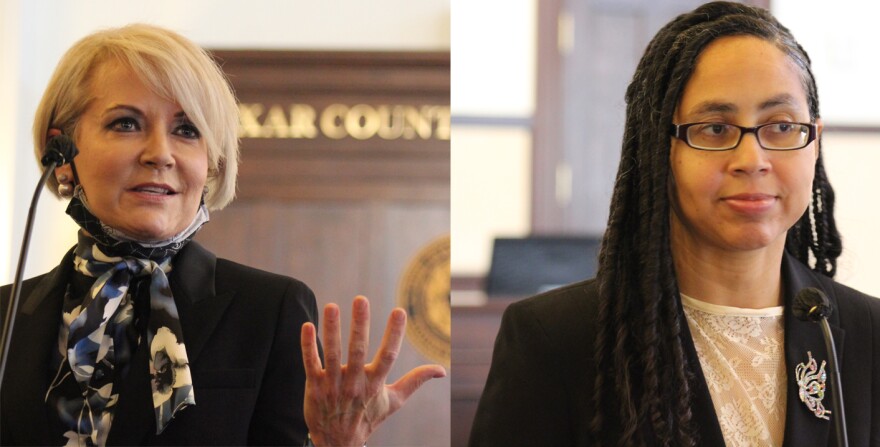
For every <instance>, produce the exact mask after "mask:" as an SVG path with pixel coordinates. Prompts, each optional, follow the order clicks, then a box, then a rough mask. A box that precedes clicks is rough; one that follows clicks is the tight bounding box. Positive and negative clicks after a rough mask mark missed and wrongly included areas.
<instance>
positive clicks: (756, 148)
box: [729, 133, 772, 175]
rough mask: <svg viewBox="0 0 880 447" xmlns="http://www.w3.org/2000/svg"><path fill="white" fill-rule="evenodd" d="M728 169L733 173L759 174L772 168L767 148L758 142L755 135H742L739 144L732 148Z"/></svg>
mask: <svg viewBox="0 0 880 447" xmlns="http://www.w3.org/2000/svg"><path fill="white" fill-rule="evenodd" d="M731 152H732V157H733V159H732V160H731V162H730V166H729V170H730V171H731V172H733V173H735V174H737V173H739V174H749V175H752V174H761V173H767V172H769V171H770V169H771V168H772V164H771V163H770V158H769V157H768V154H767V150H766V149H764V148H762V147H761V145H760V144H759V143H758V138H757V135H755V134H754V133H748V134H746V135H743V138H742V140H740V142H739V145H738V146H737V147H735V148H733V150H732V151H731Z"/></svg>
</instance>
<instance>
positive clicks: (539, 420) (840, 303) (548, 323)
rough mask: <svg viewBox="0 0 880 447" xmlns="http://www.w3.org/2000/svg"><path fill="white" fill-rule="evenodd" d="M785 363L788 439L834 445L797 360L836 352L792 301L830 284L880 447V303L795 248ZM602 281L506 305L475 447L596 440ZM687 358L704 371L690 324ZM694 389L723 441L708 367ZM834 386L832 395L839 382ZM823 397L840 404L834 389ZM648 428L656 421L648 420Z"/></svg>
mask: <svg viewBox="0 0 880 447" xmlns="http://www.w3.org/2000/svg"><path fill="white" fill-rule="evenodd" d="M783 283H784V294H785V303H786V312H785V316H784V324H785V363H786V366H785V368H786V374H787V376H788V390H787V411H786V420H785V442H784V445H786V446H807V445H809V446H819V445H835V444H836V440H835V435H834V434H833V431H834V428H833V425H834V424H833V421H826V420H822V419H818V418H817V417H816V416H814V415H813V414H812V413H810V412H809V410H808V409H807V407H806V405H804V404H803V403H802V402H801V401H800V399H799V397H798V386H797V383H796V379H795V378H794V370H795V365H797V364H798V363H801V362H805V361H806V360H807V351H811V352H812V354H813V357H814V358H816V359H817V360H818V361H820V362H821V360H822V359H825V358H827V356H826V354H825V344H824V341H823V338H822V333H821V328H820V327H819V325H817V324H815V323H808V322H803V321H800V320H798V319H797V318H795V317H794V316H793V315H792V314H791V312H789V311H788V309H790V304H791V302H792V299H793V297H794V295H795V294H796V293H797V292H798V291H799V290H801V289H802V288H804V287H817V288H819V289H821V290H824V291H825V293H826V294H827V295H828V298H829V299H830V300H831V302H832V304H833V306H834V313H833V314H832V316H831V318H830V319H829V323H830V326H831V329H832V333H833V335H834V339H835V344H836V348H837V355H838V357H839V360H840V362H839V365H840V369H841V371H842V376H841V380H842V386H843V397H844V405H845V409H846V417H847V434H848V436H849V442H850V445H851V446H880V300H878V299H875V298H872V297H869V296H867V295H864V294H862V293H860V292H858V291H855V290H853V289H850V288H848V287H845V286H843V285H840V284H837V283H835V282H833V281H831V280H830V279H828V278H826V277H824V276H821V275H819V274H816V273H814V272H812V271H810V270H809V269H808V268H806V267H805V266H804V265H803V264H801V263H800V262H799V261H797V260H795V259H794V258H792V257H790V256H788V255H786V256H785V258H784V260H783ZM596 309H597V286H596V283H595V281H594V280H589V281H584V282H580V283H577V284H572V285H569V286H566V287H563V288H561V289H557V290H553V291H550V292H547V293H545V294H542V295H538V296H536V297H532V298H529V299H526V300H523V301H520V302H518V303H515V304H512V305H511V306H509V308H508V309H507V310H506V311H505V312H504V317H503V319H502V323H501V329H500V331H499V332H498V338H497V340H496V341H495V351H494V353H493V356H492V366H491V369H490V372H489V378H488V380H487V382H486V388H485V389H484V391H483V395H482V397H481V399H480V404H479V407H478V410H477V416H476V419H475V420H474V424H473V429H472V431H471V437H470V445H471V447H479V446H500V445H503V446H536V445H547V446H551V445H552V446H588V445H593V444H595V443H596V442H595V440H594V439H592V438H591V436H590V433H589V421H590V420H591V419H592V416H593V414H592V409H591V408H590V406H591V400H592V396H593V380H594V376H595V369H596V368H595V364H594V363H593V340H594V338H595V335H596V321H595V317H596V313H597V311H596ZM683 328H684V331H685V333H684V334H683V335H682V339H683V342H684V346H685V350H686V355H687V356H688V361H689V362H690V364H692V365H696V367H697V368H699V364H700V363H699V360H698V358H697V354H696V351H695V349H694V344H693V340H692V338H691V335H690V332H689V331H688V326H687V325H686V324H685V325H683ZM697 376H698V379H697V382H698V385H697V386H696V389H694V402H693V415H694V425H695V427H697V430H698V432H699V439H700V445H704V446H723V445H724V438H723V436H722V434H721V427H720V426H719V423H718V419H717V417H716V415H715V409H714V407H713V406H712V399H711V396H710V394H709V389H708V387H707V385H706V382H705V379H704V378H703V375H702V371H700V370H698V371H697ZM827 386H828V391H827V392H828V393H830V392H833V391H832V390H831V389H832V387H833V386H832V385H831V381H830V380H829V381H828V382H827ZM826 396H827V397H826V398H825V399H824V401H823V402H824V403H825V405H826V407H827V408H828V409H829V410H830V409H831V396H830V395H828V394H826ZM642 429H643V430H648V431H649V432H650V429H649V428H646V427H643V428H642Z"/></svg>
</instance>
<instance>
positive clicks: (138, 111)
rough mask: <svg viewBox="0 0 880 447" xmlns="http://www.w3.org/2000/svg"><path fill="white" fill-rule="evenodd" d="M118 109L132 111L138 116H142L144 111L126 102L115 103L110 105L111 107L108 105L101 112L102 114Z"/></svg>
mask: <svg viewBox="0 0 880 447" xmlns="http://www.w3.org/2000/svg"><path fill="white" fill-rule="evenodd" d="M118 110H127V111H129V112H131V113H134V114H137V115H139V116H143V115H144V112H143V111H142V110H141V109H139V108H137V107H135V106H132V105H128V104H116V105H114V106H112V107H109V108H107V109H106V110H104V113H103V114H104V115H107V114H108V113H111V112H116V111H118Z"/></svg>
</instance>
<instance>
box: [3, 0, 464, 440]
mask: <svg viewBox="0 0 880 447" xmlns="http://www.w3.org/2000/svg"><path fill="white" fill-rule="evenodd" d="M131 22H146V23H151V24H155V25H159V26H164V27H167V28H170V29H172V30H175V31H177V32H179V33H181V34H183V35H185V36H187V37H189V38H190V39H192V40H194V41H195V42H196V43H197V44H199V45H201V46H203V47H205V48H207V49H209V50H211V51H212V52H213V53H214V54H215V55H216V57H217V58H218V59H219V60H220V61H221V62H222V64H223V67H224V71H226V72H227V75H229V76H230V79H231V82H232V84H233V86H234V88H235V91H236V94H237V96H238V97H239V99H240V101H241V103H242V110H243V111H244V112H246V114H245V116H246V117H247V120H246V121H245V122H243V126H242V163H241V171H240V176H239V191H238V197H237V200H236V201H235V202H233V204H232V205H230V206H229V207H227V208H226V209H224V210H223V211H220V212H215V213H212V215H211V222H210V223H209V224H207V225H206V226H205V227H204V228H203V230H202V231H201V232H200V233H199V234H198V236H197V238H196V240H198V241H200V242H201V243H202V244H203V245H206V246H207V247H208V248H209V249H210V250H212V251H213V252H214V253H216V254H217V255H218V256H221V257H225V258H229V259H232V260H234V261H237V262H241V263H244V264H248V265H251V266H254V267H257V268H261V269H265V270H269V271H272V272H276V273H281V274H285V275H289V276H293V277H295V278H298V279H300V280H302V281H304V282H305V283H306V284H308V285H309V286H310V287H311V288H312V289H313V290H314V291H315V294H316V295H317V297H318V304H319V306H321V307H323V304H325V303H327V302H330V301H334V302H337V303H339V304H340V307H341V308H342V311H343V312H342V313H343V317H344V319H345V321H346V322H347V320H348V318H349V315H350V306H349V303H350V300H351V298H352V297H354V296H355V295H356V294H364V295H366V296H367V297H369V298H370V299H371V304H372V313H373V316H374V320H373V326H374V330H373V331H372V332H371V348H372V350H373V351H375V349H376V347H378V345H379V340H380V339H381V336H382V330H381V328H382V327H383V326H384V323H385V321H386V318H387V315H388V313H389V312H390V310H391V308H392V307H394V306H397V305H402V306H405V307H406V308H407V309H408V311H409V313H410V325H409V332H408V336H407V342H405V343H404V347H403V351H402V353H401V356H400V357H399V360H398V363H397V364H396V365H395V368H394V369H393V370H392V372H391V379H395V380H396V378H397V377H399V376H400V375H402V374H403V373H405V372H406V371H408V370H409V369H410V368H412V367H414V366H416V365H419V364H423V363H441V364H445V365H446V366H447V367H448V365H449V325H450V323H449V310H448V296H449V289H448V281H445V280H444V281H441V282H438V281H425V280H424V278H436V277H437V275H441V276H442V277H443V278H447V277H448V271H449V242H448V235H449V220H450V218H449V57H450V56H449V22H450V5H449V3H448V1H447V0H427V1H417V2H411V1H406V0H376V1H370V2H362V1H359V0H330V1H322V2H315V1H286V0H285V1H281V0H253V1H246V2H245V1H238V0H228V1H227V0H223V1H218V0H194V1H186V2H179V1H171V0H159V1H152V2H141V3H132V2H118V1H109V0H87V1H73V0H69V1H68V0H64V1H56V0H27V1H26V0H0V99H2V100H0V191H2V193H0V194H2V196H0V283H3V284H7V283H9V282H10V281H11V279H12V276H13V274H14V269H15V265H16V262H17V259H18V253H19V247H20V243H21V237H22V232H23V227H24V221H25V216H26V214H27V207H28V203H29V201H30V199H31V195H32V193H33V190H34V186H35V185H36V183H37V180H38V178H39V172H38V170H37V168H36V163H35V161H34V157H33V150H32V147H33V145H32V137H31V131H30V129H31V124H32V120H33V116H34V111H35V109H36V107H37V105H38V102H39V99H40V97H41V95H42V92H43V89H44V88H45V86H46V84H47V82H48V80H49V77H50V76H51V74H52V71H53V70H54V67H55V65H56V64H57V62H58V60H59V58H60V57H61V55H62V54H63V52H64V51H66V50H67V48H69V47H70V45H72V44H73V43H74V42H75V41H76V40H78V39H79V38H81V37H83V36H85V35H87V34H89V33H91V32H93V31H96V30H98V29H101V28H106V27H112V26H121V25H124V24H127V23H131ZM65 206H66V204H65V203H62V202H61V201H59V200H57V199H55V197H54V196H52V195H50V194H49V193H48V192H44V193H43V197H42V200H41V202H40V206H39V210H38V214H37V219H36V227H35V233H34V234H35V236H34V238H33V241H32V244H31V249H30V255H29V261H28V266H27V270H26V272H25V277H26V278H27V277H32V276H35V275H38V274H41V273H44V272H47V271H49V270H50V269H52V268H53V267H54V266H56V265H57V263H58V261H59V260H60V259H61V256H62V255H63V254H64V253H65V252H66V251H67V250H68V249H69V248H70V247H71V246H73V245H74V244H75V241H76V239H75V235H76V230H77V227H76V225H75V224H74V223H73V221H72V220H71V219H70V218H69V217H68V216H67V215H66V214H65V213H64V208H65ZM438 272H439V273H438ZM421 284H431V287H430V288H423V287H417V286H418V285H421ZM438 297H440V298H439V299H438ZM438 304H439V305H440V306H439V307H438ZM444 311H445V313H444ZM299 330H300V328H290V335H291V337H297V336H298V334H299ZM343 330H344V331H345V333H346V334H347V330H348V329H347V323H346V326H345V327H343ZM444 337H445V338H444ZM345 338H347V336H346V337H345ZM449 388H450V380H449V379H444V380H434V381H431V382H429V383H427V384H426V385H425V386H424V387H423V389H422V390H421V391H420V392H419V393H418V394H416V395H415V396H414V397H413V398H412V399H411V401H410V402H409V403H408V404H407V407H406V408H405V409H404V410H403V411H401V412H400V413H399V414H397V415H395V416H394V417H393V418H391V419H389V420H388V421H387V422H386V423H385V424H383V425H382V427H381V428H380V429H379V430H378V431H377V432H376V433H375V434H374V435H373V436H372V437H371V439H370V445H377V446H380V445H388V446H401V445H408V446H409V445H422V446H436V447H441V446H448V445H450V440H449V436H450V430H449V417H450V416H449V415H450V409H449V405H450V403H449ZM291 405H301V403H300V402H291Z"/></svg>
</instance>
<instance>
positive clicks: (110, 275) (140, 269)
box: [46, 187, 208, 446]
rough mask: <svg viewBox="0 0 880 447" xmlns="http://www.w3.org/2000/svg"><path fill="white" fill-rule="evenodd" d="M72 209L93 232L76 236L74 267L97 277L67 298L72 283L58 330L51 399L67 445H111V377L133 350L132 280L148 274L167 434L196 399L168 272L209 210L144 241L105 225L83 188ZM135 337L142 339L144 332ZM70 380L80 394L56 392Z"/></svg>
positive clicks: (160, 418)
mask: <svg viewBox="0 0 880 447" xmlns="http://www.w3.org/2000/svg"><path fill="white" fill-rule="evenodd" d="M67 213H68V214H69V215H70V216H71V217H73V219H74V220H75V221H76V222H77V223H78V224H79V225H80V226H81V227H82V228H83V229H84V230H85V231H87V232H88V235H87V234H85V233H84V232H82V231H81V232H80V234H79V243H78V245H77V247H76V249H75V258H74V268H75V269H76V270H77V271H78V272H80V273H82V274H83V275H86V276H89V277H93V278H97V279H96V280H95V282H94V284H93V285H92V287H91V290H89V292H88V294H87V296H86V297H85V298H84V299H82V300H80V299H79V298H81V297H72V296H70V289H69V288H68V292H67V294H66V296H65V298H64V305H63V317H62V322H61V328H60V330H59V335H58V347H59V352H60V354H61V358H62V361H61V364H60V365H59V369H58V373H57V374H56V377H55V379H54V380H53V382H52V385H51V386H50V388H49V391H48V392H47V393H46V401H47V402H49V403H50V404H54V406H55V407H56V409H57V411H58V414H59V416H60V420H61V422H62V423H63V424H64V426H65V427H66V428H67V429H68V431H67V432H66V433H65V434H64V436H65V438H67V444H68V445H77V446H80V445H99V446H103V445H105V444H106V441H107V435H108V433H109V431H110V425H111V424H112V421H113V414H114V411H115V409H116V403H117V401H118V390H114V385H115V384H114V380H115V379H117V378H118V377H119V376H120V375H119V374H117V373H116V371H115V370H116V369H118V368H124V367H126V366H127V365H128V362H129V360H130V358H131V352H132V348H133V346H131V344H132V343H133V340H132V339H131V338H130V337H129V336H128V335H127V333H129V332H130V331H131V328H132V324H133V319H134V298H135V297H134V296H132V293H130V291H129V286H130V285H131V283H132V281H133V280H134V279H136V278H137V277H140V276H149V277H150V290H149V296H150V306H149V307H150V314H149V321H148V323H147V330H146V336H147V346H149V350H150V362H149V364H150V377H151V380H150V383H151V385H152V391H153V407H154V410H155V415H156V434H159V433H162V431H163V430H164V429H165V427H166V426H167V425H168V423H169V422H170V421H171V419H172V418H173V417H174V416H175V414H176V413H177V411H179V410H181V409H183V408H185V407H186V406H188V405H195V395H194V392H193V386H192V377H191V375H190V370H189V361H188V359H187V355H186V348H185V346H184V342H183V331H182V330H181V327H180V318H179V316H178V313H177V306H176V305H175V303H174V297H173V296H172V294H171V288H170V286H169V284H168V277H167V275H166V274H167V273H168V272H170V271H171V259H172V258H173V257H174V255H175V254H176V253H177V251H178V250H179V249H180V248H182V247H183V246H184V245H186V243H187V242H189V241H190V240H191V239H192V237H193V236H194V235H195V232H196V231H197V230H198V229H199V228H200V227H201V226H202V225H203V224H204V223H205V222H207V220H208V212H207V209H206V208H205V206H204V204H202V206H201V207H200V209H199V212H198V213H197V215H196V218H195V219H194V221H193V223H192V224H191V225H190V226H189V228H187V229H186V230H184V231H183V232H182V233H180V234H178V235H176V236H174V237H173V238H171V239H169V240H168V241H162V242H160V243H139V242H137V241H136V240H134V239H132V238H129V237H127V236H125V235H124V234H122V233H121V232H118V231H116V230H113V229H111V228H109V227H107V226H105V225H104V224H102V223H101V222H100V221H99V220H98V219H97V218H96V217H95V216H94V215H93V214H92V213H91V211H90V210H89V209H88V202H87V201H86V199H85V195H84V194H83V192H82V189H81V188H79V187H78V188H77V190H76V192H75V194H74V198H73V199H71V202H70V205H69V206H68V209H67ZM135 339H136V343H138V344H139V343H140V335H139V334H137V335H136V336H135ZM65 365H69V367H70V369H69V371H68V370H67V368H66V367H65ZM65 371H66V372H67V373H66V374H64V372H65ZM66 380H75V382H76V384H77V385H78V389H79V390H80V392H81V394H78V395H60V393H59V392H58V391H56V392H55V393H53V390H56V389H59V390H60V389H65V388H64V387H61V385H62V384H63V383H64V382H65V381H66ZM66 389H70V388H69V387H68V388H66Z"/></svg>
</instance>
